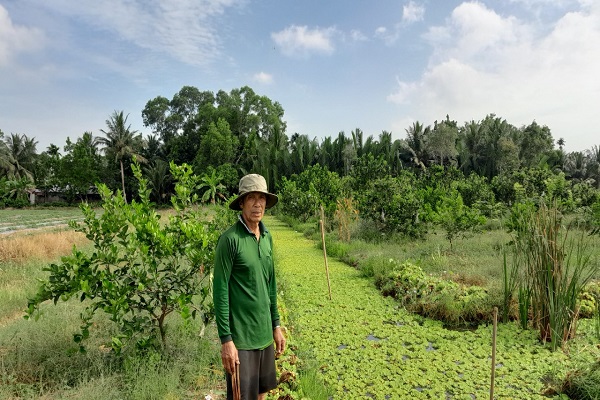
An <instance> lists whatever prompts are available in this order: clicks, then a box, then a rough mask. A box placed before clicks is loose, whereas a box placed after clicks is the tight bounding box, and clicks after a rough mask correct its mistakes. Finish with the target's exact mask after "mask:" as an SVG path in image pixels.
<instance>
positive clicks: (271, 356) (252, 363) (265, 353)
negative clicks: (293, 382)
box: [226, 344, 277, 400]
mask: <svg viewBox="0 0 600 400" xmlns="http://www.w3.org/2000/svg"><path fill="white" fill-rule="evenodd" d="M238 357H239V359H240V392H241V394H242V400H256V399H257V398H258V395H259V394H260V393H266V392H268V391H269V390H271V389H275V388H276V387H277V376H276V374H275V349H274V347H273V344H271V345H270V346H269V347H267V348H266V349H264V350H238ZM226 375H227V400H233V391H232V389H231V375H229V374H226Z"/></svg>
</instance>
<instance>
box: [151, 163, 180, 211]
mask: <svg viewBox="0 0 600 400" xmlns="http://www.w3.org/2000/svg"><path fill="white" fill-rule="evenodd" d="M144 175H145V177H146V179H148V187H149V188H150V189H151V192H150V198H151V199H152V200H154V201H155V202H157V203H158V204H163V203H164V202H165V199H166V197H167V194H168V192H169V189H170V188H171V184H172V180H173V179H172V176H171V172H170V170H169V163H167V162H166V161H163V160H161V159H155V160H154V161H153V162H152V163H151V164H150V165H148V166H146V167H144Z"/></svg>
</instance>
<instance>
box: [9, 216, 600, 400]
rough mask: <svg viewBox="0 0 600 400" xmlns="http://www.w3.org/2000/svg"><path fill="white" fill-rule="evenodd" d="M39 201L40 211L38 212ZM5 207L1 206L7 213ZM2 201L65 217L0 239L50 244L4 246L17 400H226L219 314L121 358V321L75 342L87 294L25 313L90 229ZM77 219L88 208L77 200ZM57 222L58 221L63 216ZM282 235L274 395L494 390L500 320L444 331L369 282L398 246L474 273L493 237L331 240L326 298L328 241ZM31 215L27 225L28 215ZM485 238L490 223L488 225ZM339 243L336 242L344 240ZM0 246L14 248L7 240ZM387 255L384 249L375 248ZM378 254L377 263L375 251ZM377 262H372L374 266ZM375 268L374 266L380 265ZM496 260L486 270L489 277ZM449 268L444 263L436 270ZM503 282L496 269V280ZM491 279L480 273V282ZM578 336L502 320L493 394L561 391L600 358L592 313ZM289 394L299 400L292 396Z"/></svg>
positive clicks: (471, 394) (173, 322) (438, 394)
mask: <svg viewBox="0 0 600 400" xmlns="http://www.w3.org/2000/svg"><path fill="white" fill-rule="evenodd" d="M39 211H41V214H36V213H37V212H39ZM2 212H4V211H2ZM2 212H0V221H1V222H8V221H9V220H18V221H35V220H38V219H40V220H41V219H42V217H43V218H46V219H47V220H55V221H57V224H58V225H60V226H59V227H54V228H51V227H46V228H45V229H42V230H35V231H33V232H31V231H25V230H24V231H23V232H21V233H19V232H16V233H13V234H7V235H4V236H3V237H2V238H0V246H2V247H1V248H2V249H8V248H11V249H14V248H16V247H18V245H17V244H16V242H17V241H21V245H23V243H28V244H29V245H31V244H32V243H33V244H35V245H34V246H32V247H30V249H33V248H40V247H45V248H50V249H54V251H53V252H52V251H45V252H43V253H35V252H34V251H33V250H28V255H23V256H20V257H15V256H11V257H12V258H11V257H8V258H7V257H6V256H4V258H3V259H2V260H0V261H1V266H0V268H1V269H0V288H1V293H2V294H1V295H0V296H2V299H1V300H2V303H1V304H2V307H1V309H0V359H1V361H2V362H1V363H0V379H1V383H2V385H0V397H1V398H7V399H21V398H32V399H34V398H35V399H38V398H44V399H61V398H70V399H120V398H127V399H129V398H131V399H151V398H156V399H197V398H206V396H210V398H212V399H221V398H223V393H224V392H223V387H222V372H221V368H220V359H219V352H218V349H219V346H218V341H217V338H216V332H215V329H214V325H213V324H210V325H209V326H208V328H207V329H206V332H205V333H204V336H203V337H202V338H200V337H199V330H200V329H201V328H200V324H198V323H197V321H182V320H181V319H180V318H179V317H178V316H173V317H171V318H170V319H169V323H170V329H169V331H168V336H169V340H170V341H171V343H172V344H171V345H170V346H169V348H168V349H167V350H166V351H164V353H162V354H161V353H154V352H150V353H142V354H139V353H135V352H130V353H127V352H126V353H124V354H122V355H121V356H119V357H117V356H116V355H115V354H114V353H113V352H112V351H111V350H110V348H109V347H107V344H106V340H107V338H110V336H111V335H112V334H113V333H114V327H113V326H112V323H111V322H110V321H109V320H108V318H107V317H106V316H102V315H100V316H98V317H97V318H96V320H95V322H94V324H95V328H96V329H95V330H94V331H93V332H91V333H90V338H89V339H88V342H89V343H88V345H87V352H86V353H83V354H82V353H79V352H77V348H76V345H75V344H74V343H73V340H72V338H73V334H74V333H75V332H77V330H78V325H79V324H80V321H79V313H81V312H82V310H83V304H82V303H80V302H79V301H78V300H77V299H71V300H69V301H68V302H59V303H58V304H57V305H56V306H54V305H52V304H51V303H48V304H44V305H42V314H41V315H40V318H39V320H38V321H35V322H34V321H32V320H29V321H26V320H24V319H22V318H21V317H22V315H23V314H24V309H25V306H26V304H27V298H29V297H31V296H32V295H33V293H35V290H36V285H37V279H39V278H43V277H44V273H43V272H42V271H41V269H42V267H44V266H46V265H47V264H48V263H49V262H50V261H52V260H55V259H56V258H57V257H59V256H60V255H64V254H67V253H68V252H69V251H70V246H71V245H72V244H75V243H77V244H78V246H81V247H82V248H86V246H88V248H89V246H90V245H89V242H87V241H86V239H85V238H84V237H82V236H81V234H80V233H76V232H73V231H72V230H70V229H68V228H65V227H63V226H62V225H63V224H64V221H63V220H62V219H61V218H64V217H65V216H68V215H71V214H69V211H67V210H60V212H58V213H57V214H56V216H55V217H52V215H51V214H52V211H45V210H26V211H20V212H18V213H17V212H15V211H6V213H5V214H2ZM70 212H72V215H73V216H74V217H76V216H77V215H78V213H80V211H75V210H71V211H70ZM59 221H60V222H59ZM266 224H267V225H268V227H269V228H270V229H271V231H272V232H273V235H274V240H275V244H276V259H277V262H278V271H279V272H278V280H279V286H280V301H281V304H280V306H281V311H282V314H283V315H284V322H285V325H286V328H287V333H288V338H289V345H290V346H289V350H288V351H287V353H286V354H285V355H284V356H283V357H282V358H281V359H280V360H279V361H278V368H279V371H280V377H284V378H282V381H283V383H282V384H280V387H279V389H278V390H277V391H275V392H274V393H272V394H271V395H270V396H269V399H283V398H286V399H290V398H291V399H301V398H313V399H327V398H333V399H350V398H352V399H354V398H373V399H408V398H423V399H483V398H489V389H490V374H491V342H492V326H491V325H489V324H481V325H480V326H478V327H477V328H472V329H462V330H458V329H446V328H444V326H443V323H442V322H440V321H435V320H433V319H429V318H424V317H422V316H419V315H416V314H414V313H410V312H408V311H407V310H406V309H405V307H403V306H402V305H401V304H400V303H399V302H398V301H397V300H394V299H393V298H391V297H383V296H382V295H381V293H380V292H379V291H378V290H377V288H376V287H375V285H374V283H373V280H372V279H370V278H368V277H365V275H366V274H365V273H364V271H363V270H361V267H360V264H361V263H362V264H363V268H364V267H365V265H366V264H368V263H366V262H365V261H366V260H367V259H369V258H368V257H371V256H375V257H376V259H378V260H379V261H377V262H382V261H381V260H382V259H383V258H386V259H387V260H388V261H389V258H392V257H403V258H409V259H413V260H416V259H417V258H418V255H419V254H420V255H421V256H420V258H421V261H419V263H420V265H422V266H423V267H424V268H425V265H430V266H431V267H432V272H431V273H437V272H435V270H436V269H442V268H446V265H447V264H446V263H451V264H452V263H454V264H455V265H457V267H458V268H459V270H457V271H459V272H460V271H461V270H460V269H461V268H462V269H463V270H465V271H471V272H473V268H475V267H474V265H475V264H477V263H478V262H479V261H476V260H470V259H469V255H468V253H469V252H470V250H469V249H471V250H472V249H473V248H475V247H477V244H476V243H479V246H480V247H482V248H484V249H487V250H482V251H481V253H480V254H479V255H474V256H472V257H476V258H477V259H480V258H481V257H484V256H483V255H482V254H486V253H491V255H488V257H489V259H488V261H486V262H488V263H489V264H494V265H496V266H498V268H499V266H500V265H501V264H500V262H499V260H498V257H497V256H496V260H495V261H494V260H493V259H494V256H493V254H495V253H494V252H497V250H494V243H496V241H502V240H504V239H505V237H504V236H499V237H495V238H493V239H490V238H489V237H486V234H479V235H478V236H474V237H473V238H471V239H465V240H464V241H459V242H457V244H456V248H455V251H454V252H452V253H450V252H448V251H447V249H446V248H445V247H444V246H446V243H445V242H444V239H443V238H440V241H439V243H436V240H435V237H434V236H432V237H431V240H426V241H423V242H415V243H412V244H411V245H409V244H407V243H397V244H396V245H395V246H394V245H387V246H386V245H380V246H374V247H373V248H372V247H371V245H367V244H365V243H362V244H360V243H356V244H355V245H354V246H351V249H350V250H349V249H347V248H345V250H344V248H342V249H341V247H343V246H342V245H340V244H336V243H335V242H334V241H329V245H330V247H331V252H332V253H335V252H336V251H337V252H345V254H346V256H345V257H346V258H348V257H349V256H351V257H350V258H353V260H354V263H355V264H358V266H357V265H355V266H354V267H353V266H350V265H348V264H347V263H343V262H341V261H339V260H336V259H335V258H334V257H330V258H329V269H330V278H331V289H332V300H329V298H328V290H327V282H326V278H325V269H324V263H323V255H322V252H321V251H320V250H319V249H318V246H317V243H316V242H315V241H314V240H310V239H307V238H306V237H305V236H304V235H302V234H301V233H299V232H296V231H294V230H293V229H291V228H290V227H289V226H287V225H286V224H285V223H283V222H281V220H279V219H276V218H273V217H268V218H267V220H266ZM21 225H27V224H21ZM487 236H489V233H488V234H487ZM336 246H337V247H336ZM0 254H9V253H8V252H7V251H4V253H0ZM377 257H379V258H377ZM371 262H372V261H371ZM371 268H372V266H371ZM374 268H375V269H376V268H377V267H376V266H375V267H374ZM494 270H495V268H494V267H493V266H492V265H488V266H487V267H486V268H483V269H481V270H480V271H477V272H478V274H479V275H480V276H481V278H480V279H481V280H483V279H484V278H485V275H486V274H488V273H491V272H492V271H494ZM440 272H443V271H440ZM492 281H493V279H492ZM480 283H481V281H480ZM577 329H578V330H577V335H576V337H575V338H574V339H572V340H570V341H569V342H568V344H567V345H566V346H565V347H564V348H563V349H559V350H557V351H552V350H551V349H550V347H549V346H548V344H542V343H540V341H539V340H538V337H537V332H536V331H535V330H532V329H529V330H522V329H520V328H519V326H518V324H517V322H515V321H512V322H509V323H506V324H500V325H499V328H498V338H497V358H496V380H495V398H512V399H542V398H548V397H549V398H563V399H566V398H568V397H566V396H565V395H562V396H561V395H560V394H558V392H559V390H558V389H560V385H561V382H562V381H563V379H564V378H565V377H566V376H567V375H568V374H569V373H573V371H575V370H577V368H578V366H580V365H589V364H593V363H594V362H597V360H598V359H599V358H600V352H599V348H598V338H597V337H596V335H595V333H594V329H595V328H594V321H593V320H591V319H582V320H580V321H579V324H578V326H577ZM286 396H289V397H286Z"/></svg>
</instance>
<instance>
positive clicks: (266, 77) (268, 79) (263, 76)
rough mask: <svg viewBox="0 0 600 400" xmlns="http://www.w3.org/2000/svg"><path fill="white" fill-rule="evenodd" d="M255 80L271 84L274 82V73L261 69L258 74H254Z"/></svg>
mask: <svg viewBox="0 0 600 400" xmlns="http://www.w3.org/2000/svg"><path fill="white" fill-rule="evenodd" d="M253 80H254V81H255V82H258V83H262V84H265V85H270V84H271V83H273V75H271V74H267V73H266V72H262V71H261V72H259V73H257V74H254V77H253Z"/></svg>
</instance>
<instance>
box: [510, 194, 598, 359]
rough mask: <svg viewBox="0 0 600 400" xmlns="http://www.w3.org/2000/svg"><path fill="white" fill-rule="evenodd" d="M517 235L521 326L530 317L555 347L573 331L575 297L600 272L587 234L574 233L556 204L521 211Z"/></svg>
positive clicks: (515, 249) (575, 314)
mask: <svg viewBox="0 0 600 400" xmlns="http://www.w3.org/2000/svg"><path fill="white" fill-rule="evenodd" d="M521 217H522V218H521V222H520V226H518V227H517V229H516V232H517V233H516V236H515V239H514V257H513V262H516V263H517V265H519V263H520V262H521V261H520V260H522V266H521V265H519V268H521V269H522V271H521V273H520V280H519V282H520V285H519V310H520V319H521V324H522V325H524V324H525V315H528V316H529V315H531V322H532V324H533V326H534V327H535V328H536V329H538V330H539V334H540V340H542V341H544V342H546V341H548V342H551V344H552V348H553V349H556V348H558V347H559V346H561V345H562V344H563V343H564V342H565V341H567V340H568V339H569V338H571V337H572V336H573V335H574V333H575V327H576V324H577V319H578V309H577V297H578V295H579V293H580V292H581V290H582V289H583V287H584V286H585V285H586V284H587V283H588V282H589V281H590V280H591V278H592V277H593V276H594V275H596V274H597V273H598V266H597V265H594V264H593V263H592V262H591V257H590V252H589V251H588V249H587V246H586V241H585V237H584V232H579V233H578V234H577V233H576V235H577V236H576V237H571V233H572V232H570V230H569V229H568V228H564V227H563V225H562V215H561V214H560V212H559V211H558V210H557V208H556V207H546V206H545V205H543V204H542V205H541V206H540V208H539V209H538V210H537V211H535V210H532V211H530V212H524V213H523V215H521Z"/></svg>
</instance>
